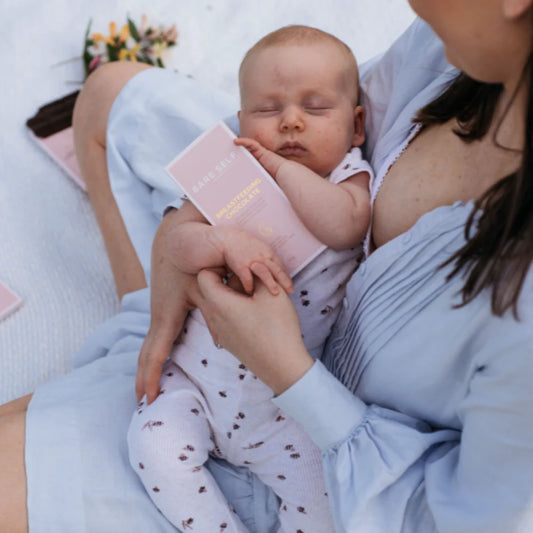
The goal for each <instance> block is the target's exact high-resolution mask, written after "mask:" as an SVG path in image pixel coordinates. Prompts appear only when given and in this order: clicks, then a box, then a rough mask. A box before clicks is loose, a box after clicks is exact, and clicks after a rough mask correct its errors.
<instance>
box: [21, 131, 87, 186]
mask: <svg viewBox="0 0 533 533" xmlns="http://www.w3.org/2000/svg"><path fill="white" fill-rule="evenodd" d="M30 133H31V135H32V137H33V138H34V140H35V141H36V142H37V144H38V145H39V146H40V147H41V148H42V149H43V150H44V151H45V152H46V153H47V154H48V155H49V156H50V157H51V158H52V159H53V160H54V161H55V162H56V163H57V164H58V165H59V166H60V167H61V168H62V169H63V170H64V171H65V172H66V173H67V175H68V176H69V177H70V178H71V179H72V180H73V181H74V182H75V183H76V184H77V185H78V186H79V187H81V188H82V189H83V190H84V191H85V190H87V187H86V185H85V182H84V181H83V178H82V176H81V171H80V167H79V165H78V159H77V158H76V152H75V149H74V134H73V131H72V127H69V128H65V129H64V130H61V131H58V132H57V133H53V134H52V135H49V136H48V137H37V136H36V135H34V134H33V132H30Z"/></svg>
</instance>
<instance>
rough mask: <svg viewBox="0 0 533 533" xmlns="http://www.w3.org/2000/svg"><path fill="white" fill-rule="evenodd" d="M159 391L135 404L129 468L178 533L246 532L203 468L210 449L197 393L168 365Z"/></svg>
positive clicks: (204, 418)
mask: <svg viewBox="0 0 533 533" xmlns="http://www.w3.org/2000/svg"><path fill="white" fill-rule="evenodd" d="M161 391H162V392H161V394H160V395H159V397H158V398H157V399H156V400H155V401H154V402H153V403H152V404H150V405H146V404H145V403H144V402H141V403H140V404H139V408H138V410H137V413H135V414H134V415H133V418H132V422H131V424H130V428H129V431H128V446H129V453H130V462H131V465H132V466H133V468H134V470H135V471H136V472H137V474H138V475H139V477H140V479H141V481H142V483H143V485H144V487H145V489H146V491H147V492H148V494H149V495H150V497H151V498H152V500H153V501H154V503H155V505H156V506H157V507H158V508H159V509H160V510H161V512H162V513H163V514H164V515H165V517H166V518H167V519H168V520H169V521H170V522H172V524H174V525H175V526H176V527H177V528H179V529H180V530H182V531H187V530H194V531H202V532H203V531H205V532H208V531H209V532H211V531H212V532H219V531H221V532H226V533H227V532H230V531H232V532H233V531H235V532H246V528H245V527H244V526H243V525H242V522H241V521H240V520H239V518H238V517H237V514H236V513H235V512H234V511H233V510H232V509H230V508H229V506H228V504H227V502H226V499H225V498H224V495H223V494H222V492H221V491H220V489H219V488H218V485H217V484H216V482H215V481H214V480H213V478H212V477H211V474H210V473H209V471H208V470H207V468H206V467H205V466H204V463H205V462H206V460H207V457H208V452H209V451H210V450H212V449H213V448H214V443H213V441H212V438H211V431H210V428H209V424H208V422H207V420H206V417H205V413H204V409H203V407H202V398H201V394H200V392H199V391H198V389H196V387H195V386H194V385H193V384H192V383H191V382H190V381H189V380H188V379H187V378H186V376H185V375H184V374H183V373H182V372H181V370H180V369H179V368H178V367H177V366H175V365H174V364H172V363H170V364H168V365H167V366H166V367H165V369H164V373H163V377H162V379H161Z"/></svg>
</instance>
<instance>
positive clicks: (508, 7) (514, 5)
mask: <svg viewBox="0 0 533 533" xmlns="http://www.w3.org/2000/svg"><path fill="white" fill-rule="evenodd" d="M532 5H533V0H502V10H503V15H504V17H505V18H506V19H508V20H514V19H516V18H519V17H521V16H522V15H524V13H525V12H526V11H527V10H528V9H531V6H532Z"/></svg>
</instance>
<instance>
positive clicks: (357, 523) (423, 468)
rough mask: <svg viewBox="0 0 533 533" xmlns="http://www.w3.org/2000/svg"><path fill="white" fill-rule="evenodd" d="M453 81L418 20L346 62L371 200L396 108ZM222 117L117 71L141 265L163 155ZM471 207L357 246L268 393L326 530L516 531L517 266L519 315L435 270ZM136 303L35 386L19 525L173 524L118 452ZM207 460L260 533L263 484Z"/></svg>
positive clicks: (131, 216)
mask: <svg viewBox="0 0 533 533" xmlns="http://www.w3.org/2000/svg"><path fill="white" fill-rule="evenodd" d="M454 74H455V72H454V70H453V69H452V68H451V67H450V66H449V65H448V64H447V63H446V61H445V60H444V58H443V53H442V48H441V46H440V44H439V42H438V40H437V39H436V37H435V36H434V34H433V33H432V32H431V30H430V29H429V28H428V27H427V26H426V25H425V24H424V23H421V22H420V21H417V22H415V23H414V25H413V26H411V28H409V29H408V30H407V32H406V33H405V34H404V35H403V36H402V37H401V38H400V39H399V41H398V42H397V43H396V44H395V46H393V47H392V49H391V50H390V51H389V52H388V53H387V54H385V56H383V57H381V58H379V59H377V60H375V61H373V62H372V63H371V64H369V65H367V66H365V67H364V68H363V69H362V80H363V87H364V90H365V91H366V93H365V94H366V96H365V101H364V104H365V107H366V108H367V112H368V115H369V117H368V123H367V130H368V132H367V133H368V142H367V149H368V153H369V154H370V156H371V162H372V163H373V166H374V168H375V170H376V174H377V181H376V182H375V183H374V184H373V197H375V194H376V191H377V189H378V187H379V180H380V177H383V176H384V175H385V173H386V170H387V168H388V166H390V164H391V163H392V162H393V161H394V158H395V157H397V156H398V155H399V153H400V152H401V149H402V147H403V146H404V145H405V143H406V140H407V139H408V137H409V135H410V133H411V131H412V124H411V119H412V117H413V115H414V113H415V112H416V110H417V109H418V108H420V107H421V106H423V105H424V104H425V103H427V102H428V101H430V100H431V99H432V98H434V97H435V96H436V95H437V94H439V93H440V92H441V91H442V89H443V87H444V86H445V85H446V84H447V83H448V82H449V81H450V79H451V78H452V77H453V76H454ZM230 111H231V110H230V109H228V104H227V102H225V101H224V99H223V98H221V97H219V96H213V93H212V92H211V91H205V90H202V88H198V87H197V86H196V85H194V84H193V82H190V81H189V80H183V79H181V78H179V77H177V76H175V75H173V74H171V73H169V72H166V71H162V70H152V71H147V72H144V73H142V74H140V75H138V76H137V77H135V78H134V79H133V80H132V81H130V82H129V83H128V85H127V86H126V87H125V89H124V90H123V91H122V93H121V95H120V96H119V98H118V100H117V102H116V103H115V105H114V108H113V111H112V115H111V117H110V120H109V128H108V163H109V168H110V173H111V175H112V178H113V187H114V190H115V193H116V195H117V198H118V201H119V205H120V207H121V211H122V213H123V216H124V218H125V220H126V223H127V226H128V229H129V231H130V234H131V235H132V239H133V242H134V245H135V247H136V250H137V252H138V254H139V257H140V258H141V261H142V263H143V265H144V267H145V270H146V271H147V272H148V270H149V253H150V243H151V239H152V238H153V234H154V232H155V229H156V227H157V224H158V222H159V220H160V217H161V213H162V211H163V210H164V208H165V206H166V205H167V204H169V203H170V202H171V201H172V199H173V198H175V197H176V196H179V194H178V193H177V191H175V190H174V189H173V188H172V185H171V183H170V180H169V179H168V178H167V177H166V175H165V173H164V170H163V167H164V165H166V163H168V161H170V159H171V158H172V157H173V156H174V155H175V153H177V152H178V151H179V150H180V149H181V148H183V147H184V146H185V145H186V144H188V143H189V142H190V141H191V140H192V139H193V138H194V137H195V136H196V135H197V134H199V133H200V131H201V130H202V129H203V128H205V127H208V126H210V125H211V124H212V123H213V122H214V121H215V120H216V119H218V118H219V117H220V116H223V115H228V114H229V112H230ZM233 127H235V121H233ZM152 187H155V190H152ZM471 207H472V206H471V205H470V204H462V203H456V204H454V205H452V206H443V207H439V208H437V209H435V210H434V211H431V212H429V213H427V214H425V215H424V216H422V217H421V218H420V219H419V221H418V222H417V223H416V224H415V226H414V227H413V228H411V229H410V230H409V231H408V232H406V233H405V234H403V235H400V236H399V237H397V238H396V239H394V240H392V241H390V242H389V243H387V244H386V245H384V246H382V247H381V248H379V249H378V250H376V251H375V252H374V253H372V255H370V257H369V258H368V259H367V260H366V262H364V263H363V264H362V266H361V267H360V268H359V270H358V271H357V272H356V274H355V275H354V276H353V278H352V280H351V281H350V283H349V285H348V295H347V298H346V301H345V306H344V311H343V312H342V313H341V315H340V317H339V319H338V320H337V324H336V328H335V329H334V331H333V333H332V335H331V337H330V340H329V343H328V345H327V347H326V350H325V353H324V356H323V358H322V362H317V363H315V365H314V366H313V367H312V368H311V370H310V371H309V372H308V373H307V374H306V375H305V376H304V377H303V378H302V379H301V380H300V381H299V382H297V383H296V384H295V385H293V387H291V388H290V389H289V390H288V391H286V392H285V393H284V394H283V395H281V396H280V397H278V398H277V399H276V402H277V404H278V405H279V406H280V407H282V408H283V409H284V410H285V411H286V412H287V413H288V414H290V415H291V416H293V417H294V418H295V419H296V420H297V421H298V422H300V423H301V424H302V425H303V426H304V427H305V428H306V429H307V431H308V432H309V434H310V435H311V437H312V438H313V439H314V441H315V442H316V443H317V445H318V446H320V448H321V449H322V451H323V458H324V472H325V477H326V483H327V486H328V493H329V496H330V500H331V504H332V510H333V514H334V519H335V523H336V531H338V532H363V533H373V532H376V533H395V532H403V533H411V532H413V533H414V532H421V533H430V532H433V531H439V532H443V533H461V532H465V533H466V532H468V533H478V532H479V533H481V532H483V533H487V532H494V533H496V532H498V533H499V532H501V533H510V532H530V531H533V415H532V414H531V413H532V407H533V386H532V383H533V279H532V278H533V276H531V275H530V276H529V277H528V278H527V279H526V282H525V286H524V289H523V293H522V298H521V300H520V305H519V316H520V321H516V320H515V319H514V318H513V317H512V316H511V315H510V314H507V315H505V316H504V317H503V318H497V317H494V316H493V315H492V314H491V312H490V295H489V294H482V295H480V296H479V297H477V298H476V299H475V300H474V301H473V302H472V303H470V304H469V305H467V306H465V307H461V308H457V309H455V308H454V307H453V306H454V304H456V303H458V302H459V297H458V290H459V288H460V286H461V280H460V279H454V280H452V281H451V282H446V275H447V273H448V271H449V269H446V268H445V269H438V266H439V265H440V264H441V263H442V262H443V261H444V260H445V259H446V258H447V257H449V256H450V254H452V253H453V251H454V250H456V249H457V248H458V247H460V246H461V244H462V243H463V242H464V236H463V230H464V224H465V221H466V219H467V217H468V215H469V213H470V211H471ZM148 311H149V292H148V290H147V289H145V290H142V291H139V292H136V293H132V294H129V295H127V296H126V297H125V298H124V300H123V302H122V308H121V312H120V313H119V314H118V315H117V316H116V317H114V318H113V319H111V320H110V321H108V322H106V323H105V324H104V325H103V326H102V327H101V328H100V329H99V330H98V331H97V332H96V333H95V334H94V335H93V336H92V338H91V339H90V340H89V342H88V343H87V344H86V346H85V348H84V349H83V350H82V351H81V352H80V353H79V354H78V356H77V358H76V369H75V370H74V371H73V372H72V373H71V374H69V375H68V376H65V377H64V378H61V379H60V380H57V381H54V382H51V383H49V384H46V385H44V386H42V387H40V388H39V389H38V390H37V391H36V393H35V396H34V399H33V400H32V402H31V404H30V408H29V411H28V417H27V436H26V464H27V475H28V507H29V519H30V531H31V532H37V533H41V532H43V533H58V532H68V533H77V532H80V533H82V532H83V533H100V532H102V533H107V532H117V533H122V532H124V533H129V532H150V533H152V532H170V531H175V530H174V528H173V527H172V526H171V525H170V524H168V522H166V520H165V519H164V518H163V517H162V515H160V514H159V512H158V511H157V510H156V509H155V508H154V507H153V505H152V503H151V501H150V499H149V498H148V496H146V495H145V493H144V490H143V488H142V485H141V484H140V483H139V481H138V480H137V478H136V476H135V474H134V473H133V472H132V471H131V470H130V468H129V464H128V459H127V451H126V440H125V435H126V429H127V426H128V422H129V419H130V416H131V412H132V411H133V409H134V408H135V403H136V402H135V397H134V391H133V387H134V376H135V370H136V360H137V356H138V353H139V349H140V346H141V344H142V341H143V336H144V335H145V333H146V331H147V329H148V324H149V315H148ZM210 464H211V469H212V471H213V473H214V475H215V476H216V477H217V480H218V482H219V484H220V485H221V486H222V488H223V490H224V491H225V493H226V494H227V497H228V499H229V500H230V501H231V502H232V503H233V505H234V506H235V507H236V509H237V511H238V512H239V514H240V515H241V517H242V519H243V520H244V522H245V523H246V524H247V526H248V527H249V529H250V531H254V532H274V531H276V505H277V502H276V500H275V498H274V497H273V496H272V494H271V493H269V492H268V491H267V490H266V489H265V488H264V487H263V486H262V485H261V484H260V483H259V482H258V481H257V480H256V479H255V478H253V477H252V476H251V475H250V474H248V473H247V472H245V471H238V470H235V469H234V468H232V467H230V466H229V465H225V464H222V463H217V462H215V461H211V463H210ZM307 533H308V532H307ZM312 533H320V532H312Z"/></svg>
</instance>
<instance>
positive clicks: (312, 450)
mask: <svg viewBox="0 0 533 533" xmlns="http://www.w3.org/2000/svg"><path fill="white" fill-rule="evenodd" d="M185 331H187V333H186V334H185V335H182V343H181V344H179V345H178V346H177V347H176V349H175V351H174V354H173V356H172V361H171V362H168V363H167V364H166V366H165V368H164V372H163V376H162V379H161V393H160V395H159V396H158V398H157V399H156V400H155V401H154V402H153V403H152V404H150V405H146V402H145V401H143V402H141V403H140V404H139V407H138V410H137V412H136V413H135V414H134V415H133V418H132V422H131V425H130V428H129V431H128V445H129V452H130V462H131V464H132V466H133V468H134V470H135V471H136V472H137V474H138V475H139V477H140V479H141V481H142V483H143V484H144V486H145V488H146V491H147V492H148V493H149V494H150V496H151V498H152V499H153V501H154V503H155V505H156V506H157V507H158V508H159V509H160V510H161V512H162V513H163V514H164V515H165V516H166V517H167V519H168V520H169V521H170V522H172V524H174V525H175V526H176V527H177V528H178V529H180V530H181V531H183V532H186V531H196V532H201V533H211V532H224V533H229V532H238V533H240V532H246V531H247V530H246V528H245V527H244V525H243V524H242V522H241V521H240V520H239V518H238V516H237V514H236V513H235V511H234V510H233V509H231V508H230V507H229V505H228V503H227V501H226V499H225V498H224V495H223V494H222V492H221V490H220V489H219V487H218V486H217V484H216V482H215V481H214V479H213V478H212V476H211V474H210V473H209V471H208V469H207V468H206V467H205V466H204V463H205V462H206V461H207V458H208V455H211V456H213V457H221V458H224V459H226V460H227V461H229V462H230V463H232V464H234V465H236V466H245V467H247V468H249V469H250V470H251V471H252V472H253V473H255V474H256V475H257V476H258V477H259V478H260V479H261V480H262V481H263V482H264V483H265V484H266V485H268V486H270V487H271V488H272V489H273V490H274V492H275V493H276V494H277V496H278V497H279V499H280V510H279V519H280V529H279V531H281V532H291V533H292V532H294V533H297V532H301V533H330V532H333V531H334V527H333V521H332V518H331V514H330V511H329V503H328V497H327V494H326V489H325V485H324V477H323V471H322V458H321V454H320V451H319V449H318V448H317V447H316V446H315V444H314V443H313V442H312V441H311V439H310V437H309V436H308V435H307V433H306V432H305V431H304V430H303V429H302V428H301V426H299V425H298V424H297V423H296V422H294V421H293V420H292V419H291V418H290V417H286V416H285V415H284V414H283V412H282V411H281V410H279V409H278V408H277V407H276V406H275V404H274V403H272V402H271V401H270V400H271V399H272V391H271V390H270V389H269V388H268V387H267V386H266V385H264V384H263V383H262V382H261V381H260V380H259V379H257V378H256V377H255V376H254V375H253V374H252V373H251V372H249V371H248V370H247V369H246V368H245V367H244V365H242V364H241V363H240V362H239V361H238V360H237V359H236V358H235V357H234V356H233V355H231V354H230V353H229V352H227V351H225V350H217V349H216V348H215V347H214V345H213V341H212V340H211V337H210V335H209V333H208V331H207V328H206V327H205V324H202V322H201V321H196V320H194V319H191V318H189V320H188V321H187V327H186V328H185ZM174 361H179V365H180V366H179V367H178V366H177V365H176V364H175V362H174Z"/></svg>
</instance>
